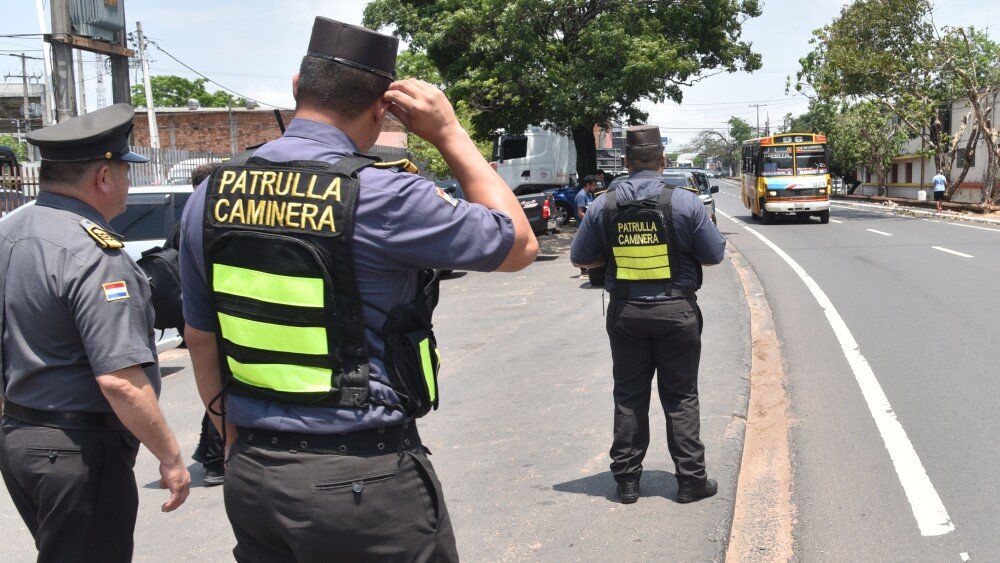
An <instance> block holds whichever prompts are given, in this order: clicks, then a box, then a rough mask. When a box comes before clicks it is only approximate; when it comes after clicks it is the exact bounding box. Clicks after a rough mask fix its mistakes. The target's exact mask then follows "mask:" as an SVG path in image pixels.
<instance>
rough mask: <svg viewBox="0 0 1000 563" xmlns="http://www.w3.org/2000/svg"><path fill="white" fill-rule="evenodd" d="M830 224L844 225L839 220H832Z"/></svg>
mask: <svg viewBox="0 0 1000 563" xmlns="http://www.w3.org/2000/svg"><path fill="white" fill-rule="evenodd" d="M830 222H831V223H836V224H838V225H840V224H842V223H843V221H838V220H837V219H830Z"/></svg>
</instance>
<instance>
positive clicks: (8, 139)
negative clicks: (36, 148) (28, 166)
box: [0, 133, 28, 162]
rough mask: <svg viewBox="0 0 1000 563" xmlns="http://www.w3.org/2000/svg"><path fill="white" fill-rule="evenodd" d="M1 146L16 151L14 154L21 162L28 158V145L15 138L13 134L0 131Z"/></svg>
mask: <svg viewBox="0 0 1000 563" xmlns="http://www.w3.org/2000/svg"><path fill="white" fill-rule="evenodd" d="M0 147H7V148H9V149H10V150H12V151H14V156H16V157H17V160H18V161H19V162H24V161H25V160H28V147H27V146H25V144H24V143H22V142H21V141H18V140H17V139H15V138H14V136H13V135H8V134H6V133H0Z"/></svg>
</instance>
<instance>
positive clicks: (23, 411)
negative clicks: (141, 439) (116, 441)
mask: <svg viewBox="0 0 1000 563" xmlns="http://www.w3.org/2000/svg"><path fill="white" fill-rule="evenodd" d="M3 414H4V415H5V416H7V417H8V418H12V419H14V420H19V421H21V422H27V423H28V424H35V425H38V426H48V427H49V428H62V429H64V430H94V431H101V432H128V429H127V428H125V425H124V424H122V421H121V420H118V417H117V416H116V415H115V413H113V412H72V411H48V410H39V409H33V408H29V407H24V406H21V405H19V404H17V403H12V402H10V401H7V402H5V403H4V406H3Z"/></svg>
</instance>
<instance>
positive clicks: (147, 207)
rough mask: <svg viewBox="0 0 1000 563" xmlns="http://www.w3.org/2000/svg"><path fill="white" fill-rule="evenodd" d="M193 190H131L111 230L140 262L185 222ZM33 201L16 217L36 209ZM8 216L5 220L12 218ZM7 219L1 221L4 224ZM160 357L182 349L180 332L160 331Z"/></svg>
mask: <svg viewBox="0 0 1000 563" xmlns="http://www.w3.org/2000/svg"><path fill="white" fill-rule="evenodd" d="M191 192H192V189H191V186H190V185H187V186H151V187H135V188H130V189H129V192H128V200H127V202H126V204H125V205H126V207H125V212H124V213H122V214H121V215H119V216H117V217H115V218H114V219H112V220H111V227H112V228H113V229H114V230H115V231H116V232H118V233H119V234H122V235H124V236H125V252H127V253H128V255H129V256H131V257H132V259H133V260H138V259H139V258H141V257H142V253H143V252H144V251H146V250H149V249H150V248H153V247H155V246H163V244H164V243H165V242H166V239H167V237H168V236H170V235H171V233H173V231H174V227H175V226H176V225H177V224H178V223H179V222H180V220H181V213H182V212H183V210H184V205H185V204H186V203H187V200H188V198H190V197H191ZM34 203H35V202H34V200H32V201H29V202H27V203H25V204H24V205H22V206H21V207H19V208H18V209H17V210H16V211H14V212H12V213H16V212H19V211H20V210H21V209H25V208H27V207H28V206H31V205H34ZM9 216H10V213H8V214H7V215H6V216H5V217H9ZM2 220H3V219H2V218H0V221H2ZM156 333H157V334H156V351H157V353H160V352H164V351H166V350H172V349H174V348H176V347H178V346H180V345H181V342H183V340H184V339H183V338H182V336H181V334H180V333H179V332H177V330H176V329H172V328H168V329H165V330H156Z"/></svg>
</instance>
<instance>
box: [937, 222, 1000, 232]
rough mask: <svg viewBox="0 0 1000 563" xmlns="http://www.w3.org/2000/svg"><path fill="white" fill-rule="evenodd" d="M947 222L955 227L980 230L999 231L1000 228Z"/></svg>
mask: <svg viewBox="0 0 1000 563" xmlns="http://www.w3.org/2000/svg"><path fill="white" fill-rule="evenodd" d="M938 222H940V221H938ZM948 224H949V225H955V226H956V227H965V228H966V229H979V230H980V231H993V232H994V233H1000V229H991V228H989V227H980V226H977V225H964V224H962V223H948Z"/></svg>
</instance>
